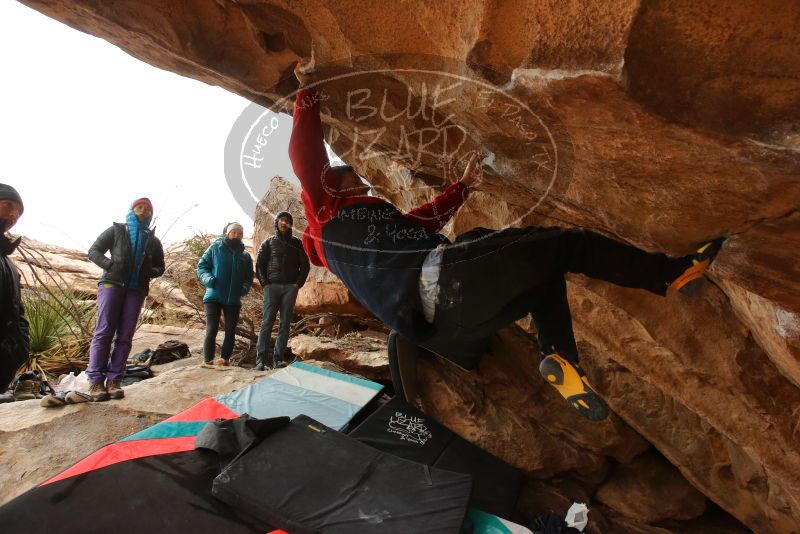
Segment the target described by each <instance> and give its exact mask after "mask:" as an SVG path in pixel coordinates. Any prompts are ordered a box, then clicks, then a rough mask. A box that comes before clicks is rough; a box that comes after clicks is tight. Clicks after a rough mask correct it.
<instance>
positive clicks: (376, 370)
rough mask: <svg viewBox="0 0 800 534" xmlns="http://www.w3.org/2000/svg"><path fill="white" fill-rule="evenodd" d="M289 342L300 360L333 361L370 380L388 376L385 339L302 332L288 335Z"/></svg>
mask: <svg viewBox="0 0 800 534" xmlns="http://www.w3.org/2000/svg"><path fill="white" fill-rule="evenodd" d="M288 345H289V348H290V349H292V354H294V355H295V356H297V357H298V358H300V359H301V360H321V361H327V362H332V363H335V364H336V365H338V366H340V367H342V368H344V369H346V370H347V371H348V372H353V373H357V374H359V375H361V376H363V377H365V378H368V379H370V380H384V381H386V380H389V379H390V376H389V358H388V356H387V355H386V340H380V339H375V338H371V337H365V336H362V335H360V334H354V335H350V336H346V337H344V338H342V339H332V338H329V337H324V336H323V337H316V336H309V335H305V334H302V335H299V336H295V337H293V338H292V339H290V340H289V344H288Z"/></svg>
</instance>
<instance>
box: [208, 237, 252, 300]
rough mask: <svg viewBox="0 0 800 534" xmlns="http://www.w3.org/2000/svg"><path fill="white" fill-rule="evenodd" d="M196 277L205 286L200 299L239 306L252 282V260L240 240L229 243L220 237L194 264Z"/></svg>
mask: <svg viewBox="0 0 800 534" xmlns="http://www.w3.org/2000/svg"><path fill="white" fill-rule="evenodd" d="M232 246H233V248H231V247H232ZM197 278H198V279H199V280H200V283H201V284H203V285H204V286H206V293H205V295H204V296H203V302H219V303H220V304H224V305H231V304H232V305H237V306H239V305H241V304H242V297H243V296H245V295H247V293H248V292H249V291H250V287H251V286H252V285H253V259H252V258H251V257H250V254H248V253H247V251H245V249H244V245H243V244H242V242H241V241H239V242H238V243H237V244H236V245H232V244H230V241H226V240H225V238H224V237H220V238H219V239H217V240H216V241H214V242H213V243H211V245H210V246H209V247H208V248H207V249H206V251H205V252H204V253H203V257H202V258H200V261H199V262H198V263H197Z"/></svg>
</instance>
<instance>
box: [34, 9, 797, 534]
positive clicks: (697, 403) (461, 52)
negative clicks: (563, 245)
mask: <svg viewBox="0 0 800 534" xmlns="http://www.w3.org/2000/svg"><path fill="white" fill-rule="evenodd" d="M24 3H26V4H28V5H31V6H32V7H34V8H35V9H38V10H40V11H42V12H44V13H46V14H48V15H50V16H52V17H55V18H57V19H59V20H62V21H64V22H65V23H67V24H69V25H71V26H73V27H76V28H78V29H80V30H83V31H86V32H89V33H92V34H95V35H98V36H100V37H102V38H104V39H107V40H108V41H110V42H112V43H114V44H116V45H118V46H120V47H121V48H123V49H124V50H126V51H128V52H129V53H131V54H132V55H134V56H136V57H138V58H141V59H143V60H145V61H147V62H149V63H151V64H153V65H156V66H158V67H161V68H165V69H168V70H172V71H174V72H176V73H178V74H182V75H186V76H190V77H193V78H196V79H198V80H202V81H205V82H207V83H212V84H217V85H221V86H223V87H225V88H227V89H229V90H231V91H234V92H236V93H238V94H241V95H243V96H245V97H247V98H249V99H250V100H252V101H254V102H257V103H260V104H262V105H265V106H270V107H271V108H272V109H274V110H281V109H284V110H287V109H289V108H288V102H287V101H286V100H283V99H284V98H285V97H287V96H291V93H292V91H293V90H294V89H295V87H296V82H295V81H294V80H293V79H292V78H291V76H290V73H291V71H292V69H293V66H294V64H295V62H296V61H297V60H298V59H300V58H301V57H306V56H308V55H309V54H310V53H311V51H312V49H313V51H314V55H315V59H316V61H317V73H316V76H317V78H318V79H319V80H323V81H324V83H322V84H321V89H322V91H323V93H324V95H325V97H326V100H325V102H323V111H324V118H323V120H324V122H325V124H326V127H327V134H328V135H329V140H330V142H331V145H332V146H333V147H334V149H335V150H336V152H337V153H338V154H340V155H341V156H342V157H343V158H344V159H345V160H346V161H347V163H349V164H351V165H353V166H354V167H355V168H356V169H357V170H358V171H359V172H360V173H361V174H362V175H364V176H366V177H368V179H369V180H370V182H371V184H372V185H373V186H374V189H375V191H376V194H379V195H382V196H384V197H386V198H388V199H389V200H391V201H393V202H395V203H396V204H397V205H398V206H399V207H401V208H403V209H409V208H411V207H413V206H414V205H416V204H418V203H420V202H421V201H423V200H427V199H430V198H431V197H432V196H433V195H434V194H435V193H436V192H437V191H439V190H441V188H442V187H443V186H444V185H446V184H447V183H448V182H450V181H452V180H454V179H456V178H457V176H458V174H459V172H460V170H461V168H462V167H463V162H464V157H465V155H466V154H467V152H468V151H469V150H473V149H477V148H480V149H482V150H484V151H486V152H487V153H489V154H490V160H489V163H488V164H487V169H486V176H485V177H484V180H483V182H482V184H481V185H480V186H479V191H478V192H477V193H475V194H473V195H472V196H471V197H470V199H469V201H468V202H467V204H466V205H465V206H464V207H463V208H462V210H461V212H460V213H459V214H458V216H457V217H456V219H455V220H454V221H453V223H452V224H451V225H450V226H449V227H448V231H449V232H450V234H451V235H452V234H457V233H460V232H463V231H465V230H467V229H469V228H472V227H474V226H478V225H480V226H486V227H492V228H502V227H506V226H519V225H528V224H541V225H565V226H584V227H588V228H591V229H593V230H595V231H599V232H602V233H605V234H607V235H611V236H614V237H616V238H618V239H621V240H624V241H627V242H630V243H633V244H636V245H638V246H640V247H643V248H645V249H648V250H659V251H663V252H667V253H669V254H683V253H686V252H688V251H689V250H692V248H693V247H695V246H696V245H697V244H698V243H700V242H702V241H703V240H706V239H709V238H712V237H716V236H719V235H727V236H729V239H728V241H727V242H726V244H725V247H724V248H723V250H722V252H721V254H720V256H719V257H718V259H717V261H716V263H715V265H714V268H713V269H712V271H711V282H710V283H708V284H706V287H705V289H704V290H703V291H702V293H701V294H700V296H698V297H695V298H694V299H689V298H685V297H682V296H674V297H670V298H667V299H662V298H658V297H655V296H652V295H649V294H643V293H642V292H640V291H634V290H629V289H622V288H617V287H612V286H609V285H608V284H604V283H601V282H597V281H592V280H588V279H585V278H582V277H574V278H571V279H570V280H569V286H570V300H571V306H572V309H573V313H574V319H575V327H576V333H577V335H578V338H579V345H580V349H581V352H582V355H583V359H584V361H585V364H586V367H587V371H588V373H589V375H590V377H591V379H592V380H593V382H594V384H595V385H596V387H597V388H598V390H599V391H600V392H601V393H602V395H603V396H604V397H605V398H606V400H607V401H608V403H609V405H610V406H611V408H612V409H613V411H614V412H615V414H614V415H613V416H612V417H611V418H610V419H609V421H607V422H605V423H602V424H597V425H595V424H589V423H586V422H584V421H581V420H579V419H578V418H577V416H575V415H574V414H572V413H570V412H569V411H567V410H566V408H565V407H564V406H562V404H561V402H560V400H559V399H558V398H557V396H556V395H555V394H554V393H553V392H551V391H549V390H548V389H547V386H546V385H545V384H544V383H543V382H542V380H541V378H540V377H539V376H538V373H537V372H536V362H537V354H536V350H535V349H534V346H535V345H534V343H533V341H532V340H531V338H530V336H528V335H526V334H523V333H522V332H521V331H519V330H510V331H504V332H503V333H502V334H501V335H500V336H499V337H498V340H497V343H496V346H495V347H494V351H493V352H494V354H493V357H490V358H486V360H485V361H484V363H483V364H482V366H481V369H480V370H479V372H477V373H472V374H469V373H464V372H461V371H460V370H458V369H456V368H454V367H453V366H451V365H449V364H447V363H443V362H438V361H436V360H430V361H427V360H426V361H424V362H423V364H422V365H421V366H420V373H421V376H422V377H423V378H424V383H423V384H422V387H421V391H422V396H421V403H422V406H423V407H424V408H425V409H426V410H427V411H428V412H429V413H431V414H432V415H434V416H436V417H438V418H439V419H440V420H442V421H443V422H444V423H445V424H447V425H448V426H450V427H451V428H453V429H454V430H456V431H457V432H459V433H460V434H461V435H463V436H465V437H467V438H469V439H471V440H472V441H475V442H477V443H479V444H480V445H482V446H484V447H486V448H488V449H489V450H491V451H493V452H495V453H496V454H498V455H500V456H503V457H504V458H505V459H507V460H508V461H510V462H513V463H515V464H516V465H518V466H520V467H523V468H525V469H527V470H528V471H529V472H530V473H531V474H532V475H534V476H537V477H540V478H546V477H551V476H554V475H556V474H558V473H573V474H580V475H581V476H584V477H588V479H591V480H593V482H592V483H591V484H590V485H589V486H590V490H591V491H589V493H590V494H591V493H592V491H594V490H592V489H591V488H594V489H596V488H597V487H600V486H601V485H602V482H603V480H604V479H605V477H607V476H608V473H609V470H608V463H609V460H610V459H613V461H616V462H619V463H623V464H625V463H629V462H631V461H633V460H634V458H635V457H636V456H637V455H639V454H640V453H642V452H643V451H644V450H646V449H647V448H648V446H649V445H648V443H649V444H651V445H652V446H653V447H655V448H656V449H658V451H659V452H660V453H661V454H662V455H663V456H664V457H665V458H667V459H668V460H669V461H670V462H671V463H672V464H673V465H674V466H675V467H676V468H677V469H678V471H680V473H681V474H682V475H683V477H685V479H686V480H687V481H688V482H689V484H691V485H692V486H693V487H694V488H696V489H697V490H699V491H700V492H702V493H703V494H704V495H705V496H707V497H708V498H709V499H710V500H712V501H713V502H715V503H716V504H718V505H719V506H720V507H721V508H723V509H724V510H725V511H727V512H728V513H730V514H731V515H733V516H735V517H736V518H737V519H738V520H740V521H741V522H742V523H744V524H745V525H747V526H748V527H749V528H751V529H753V530H755V531H757V532H781V533H791V532H800V526H798V525H800V439H799V438H798V436H799V435H800V429H799V427H798V422H797V421H798V416H797V406H800V389H798V386H799V385H800V315H799V314H800V272H798V269H800V267H798V265H800V263H799V262H798V252H797V251H798V250H800V223H798V220H799V219H798V210H800V134H799V133H798V132H800V125H799V124H798V122H799V121H800V96H799V95H800V4H799V3H797V2H785V1H780V0H768V1H766V2H760V3H753V2H747V1H745V0H711V1H708V2H691V1H689V0H676V1H673V2H649V1H648V2H634V1H631V0H607V1H605V2H583V1H580V0H566V1H562V0H559V1H556V0H544V1H542V0H510V1H502V2H501V1H499V0H488V1H486V2H482V3H472V4H469V3H463V2H455V1H450V0H445V1H441V2H435V3H428V4H426V5H423V4H422V3H418V2H417V3H414V2H394V3H374V2H373V3H369V2H357V1H353V0H330V1H325V2H321V1H319V0H293V1H291V2H290V1H288V0H276V1H274V2H273V1H270V2H266V1H261V0H239V1H237V2H233V1H229V0H215V1H212V0H180V1H178V0H176V1H173V2H161V1H158V0H136V1H135V0H124V1H117V2H102V1H99V0H78V1H72V2H65V1H63V0H40V1H37V0H24ZM262 226H263V227H266V228H271V221H270V224H269V225H268V226H267V225H266V224H264V225H262ZM301 296H302V295H301ZM615 502H618V501H615V500H614V499H607V504H606V509H610V510H611V511H612V512H614V514H616V516H617V517H624V514H626V513H627V514H629V516H630V515H637V514H638V512H635V511H631V510H633V509H632V508H626V509H625V510H623V509H621V508H624V507H623V506H622V505H615V504H614V503H615ZM613 506H619V508H618V509H614V508H613ZM665 509H666V510H674V508H669V507H667V508H665ZM614 514H611V515H614ZM667 515H669V513H668V514H667ZM629 516H628V517H627V519H626V520H625V521H627V522H628V523H630V524H634V523H636V522H637V521H641V520H642V519H643V517H641V516H639V517H629ZM672 516H673V517H672V518H675V517H677V516H676V515H675V514H672ZM664 517H665V516H664V514H659V518H664ZM652 519H653V518H648V520H652ZM628 523H626V524H628ZM620 524H621V523H620ZM637 524H638V523H637ZM626 528H627V527H626ZM636 528H639V527H636ZM608 529H609V530H608V531H614V530H613V528H612V527H608ZM648 529H650V530H648ZM617 531H623V530H620V529H618V530H617ZM627 531H631V532H632V531H637V532H644V531H648V532H649V531H660V530H656V529H655V527H652V529H651V527H642V529H640V530H636V529H635V528H634V527H630V528H628V530H627Z"/></svg>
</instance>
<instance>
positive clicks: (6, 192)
mask: <svg viewBox="0 0 800 534" xmlns="http://www.w3.org/2000/svg"><path fill="white" fill-rule="evenodd" d="M0 200H13V201H15V202H18V203H19V208H20V209H19V214H20V215H22V212H23V211H25V206H24V205H23V204H22V197H21V196H19V193H17V190H16V189H14V188H13V187H11V186H10V185H6V184H0Z"/></svg>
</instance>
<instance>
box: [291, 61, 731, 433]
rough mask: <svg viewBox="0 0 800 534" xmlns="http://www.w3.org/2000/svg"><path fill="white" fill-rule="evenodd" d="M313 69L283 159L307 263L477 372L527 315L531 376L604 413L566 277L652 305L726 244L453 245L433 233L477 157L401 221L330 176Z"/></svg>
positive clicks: (472, 234)
mask: <svg viewBox="0 0 800 534" xmlns="http://www.w3.org/2000/svg"><path fill="white" fill-rule="evenodd" d="M310 71H311V69H309V68H308V64H306V63H300V64H298V66H297V67H296V68H295V75H296V77H297V79H298V81H299V82H300V86H301V88H300V90H299V91H298V93H297V96H296V102H295V107H294V126H293V130H292V137H291V141H290V145H289V157H290V159H291V161H292V166H293V168H294V172H295V174H296V175H297V177H298V178H299V179H300V183H301V185H302V189H303V192H302V200H303V205H304V208H305V213H306V218H307V219H308V228H307V229H306V231H305V233H304V235H303V246H304V248H305V250H306V252H307V253H308V257H309V259H310V260H311V261H312V262H313V263H314V264H315V265H319V266H324V267H326V268H327V269H329V270H330V271H331V272H333V273H334V274H335V275H337V276H338V277H339V278H340V279H341V280H342V282H343V283H344V285H345V286H346V287H347V289H348V290H349V291H350V292H351V293H353V295H355V297H356V298H357V299H358V300H359V302H361V304H363V305H364V306H365V307H366V308H367V309H368V310H369V311H371V312H372V313H373V314H375V315H376V316H377V317H379V318H380V319H381V320H382V321H383V322H385V323H386V324H388V325H389V326H391V327H392V329H394V330H395V331H396V332H398V333H399V334H400V335H402V336H403V337H405V338H407V339H408V340H410V341H411V342H413V343H415V344H417V345H419V346H422V347H424V348H426V349H429V350H431V351H432V352H435V353H437V354H439V355H441V356H443V357H445V358H447V359H450V360H452V361H455V362H456V363H459V364H461V365H462V366H463V367H467V368H473V367H475V365H476V364H477V361H478V359H479V358H480V355H481V354H482V353H483V352H484V350H485V348H486V347H487V343H486V341H487V339H488V338H489V337H490V336H491V335H492V334H493V333H495V332H496V331H497V330H499V329H500V328H502V327H504V326H507V325H508V324H510V323H513V322H514V321H517V320H519V319H521V318H523V317H525V316H526V315H527V314H529V313H530V314H532V316H533V320H534V323H535V325H536V329H537V332H538V337H539V346H540V349H541V352H542V354H543V355H544V356H545V357H544V359H543V360H542V362H541V364H540V366H539V370H540V372H541V373H542V375H543V376H544V378H545V380H547V381H548V382H549V383H550V384H551V385H552V386H554V387H555V388H556V390H558V392H559V393H560V394H561V395H562V396H563V397H564V398H566V399H567V401H568V402H569V404H570V405H571V406H572V407H573V408H575V409H576V410H577V411H578V412H579V413H580V414H582V415H583V416H585V417H587V418H589V419H592V420H602V419H604V418H605V417H606V416H607V413H608V411H607V407H606V406H605V403H604V402H603V400H602V399H601V398H600V397H599V396H598V395H597V394H596V393H595V391H594V390H593V389H592V387H591V385H590V384H589V381H588V380H587V378H586V375H585V373H584V372H583V370H582V369H581V367H580V366H579V365H578V351H577V347H576V344H575V338H574V335H573V331H572V318H571V316H570V310H569V304H568V302H567V292H566V283H565V280H564V275H565V274H566V273H582V274H585V275H587V276H590V277H592V278H597V279H600V280H605V281H608V282H612V283H614V284H617V285H620V286H624V287H633V288H641V289H646V290H648V291H651V292H653V293H656V294H659V295H665V294H666V293H667V291H668V290H670V291H675V290H681V291H683V292H688V290H689V289H690V288H693V287H694V286H695V285H697V284H698V283H699V282H700V281H701V280H702V278H703V274H704V272H705V270H706V268H707V267H708V266H709V264H710V263H711V261H712V260H713V258H714V256H715V255H716V254H717V252H718V251H719V250H720V247H721V245H722V239H718V240H715V241H712V242H710V243H707V244H705V245H704V246H703V247H702V248H700V250H698V251H697V253H696V254H693V255H690V256H684V257H680V258H670V257H667V256H666V255H664V254H652V253H648V252H645V251H642V250H639V249H637V248H635V247H633V246H630V245H627V244H624V243H620V242H618V241H615V240H613V239H609V238H607V237H605V236H602V235H599V234H596V233H593V232H591V231H588V230H584V229H580V228H539V227H528V228H508V229H505V230H501V231H494V230H487V229H485V228H476V229H473V230H471V231H469V232H467V233H465V234H462V235H460V236H458V238H457V239H456V241H455V243H450V242H449V241H448V240H447V238H445V237H444V236H443V235H441V234H439V233H438V232H439V231H440V230H441V229H442V227H443V226H444V225H445V224H446V223H447V222H448V221H449V220H450V218H451V217H452V216H453V215H454V214H455V212H456V211H457V210H458V208H459V207H460V206H461V204H462V203H463V202H464V200H465V199H466V198H467V195H468V193H469V187H470V186H471V185H472V184H473V183H474V181H475V180H476V179H477V178H478V176H479V174H480V172H481V166H480V164H479V161H478V159H479V156H478V154H473V155H472V157H471V158H470V160H469V163H468V164H467V167H466V170H465V171H464V174H463V177H462V179H461V180H460V181H458V182H456V183H454V184H451V185H450V186H449V187H447V188H446V189H445V190H444V192H442V193H441V194H440V195H439V196H437V197H436V198H434V199H433V200H432V201H431V202H429V203H427V204H424V205H422V206H420V207H418V208H415V209H413V210H411V211H409V212H408V213H405V214H403V213H401V212H400V211H398V210H397V208H395V207H394V206H393V205H392V204H390V203H389V202H387V201H385V200H383V199H380V198H378V197H375V196H368V195H367V193H368V191H369V189H370V186H369V185H367V184H365V183H364V182H363V181H362V180H361V178H360V177H359V176H358V175H357V174H356V173H355V171H354V170H353V168H352V167H350V166H336V167H332V166H331V164H330V161H329V159H328V155H327V152H326V150H325V143H324V139H323V131H322V122H321V120H320V107H319V106H320V104H319V100H320V95H318V93H317V90H316V89H315V88H314V87H313V86H308V85H309V83H310V82H311V81H312V73H311V72H310Z"/></svg>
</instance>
